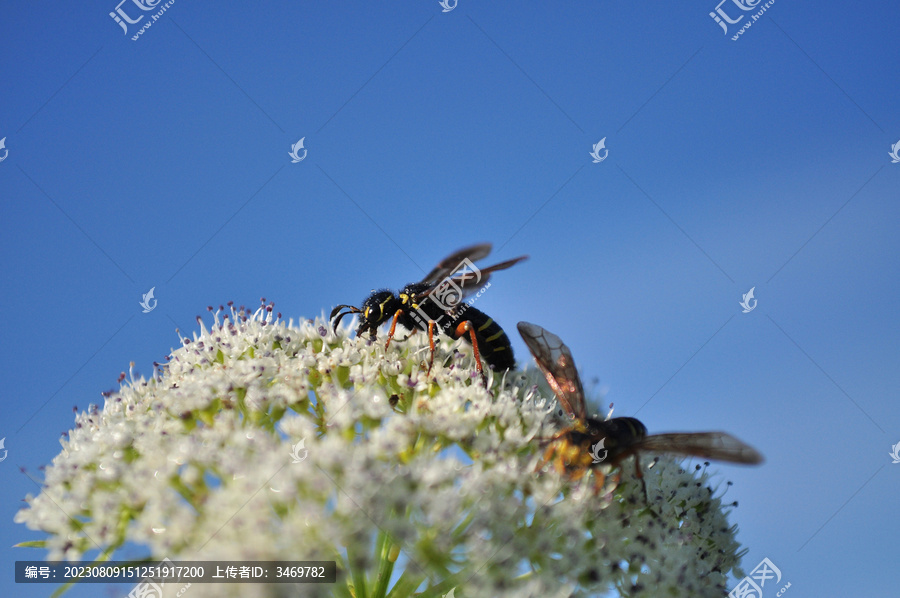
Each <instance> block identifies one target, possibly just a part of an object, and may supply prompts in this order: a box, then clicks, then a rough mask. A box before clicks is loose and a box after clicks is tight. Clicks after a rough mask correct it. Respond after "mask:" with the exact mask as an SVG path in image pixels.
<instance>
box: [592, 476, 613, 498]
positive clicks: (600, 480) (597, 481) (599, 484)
mask: <svg viewBox="0 0 900 598" xmlns="http://www.w3.org/2000/svg"><path fill="white" fill-rule="evenodd" d="M604 482H606V476H605V475H603V472H602V471H600V470H599V469H594V495H595V496H596V495H598V494H600V491H601V490H603V484H604ZM616 483H618V479H616Z"/></svg>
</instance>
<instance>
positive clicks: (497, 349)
mask: <svg viewBox="0 0 900 598" xmlns="http://www.w3.org/2000/svg"><path fill="white" fill-rule="evenodd" d="M497 351H506V347H496V348H495V349H494V353H496V352H497Z"/></svg>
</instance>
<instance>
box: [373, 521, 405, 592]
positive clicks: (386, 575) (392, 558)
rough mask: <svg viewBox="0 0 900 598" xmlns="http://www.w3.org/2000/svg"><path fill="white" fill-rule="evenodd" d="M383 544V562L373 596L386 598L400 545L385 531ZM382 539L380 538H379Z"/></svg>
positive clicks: (380, 564)
mask: <svg viewBox="0 0 900 598" xmlns="http://www.w3.org/2000/svg"><path fill="white" fill-rule="evenodd" d="M382 535H383V536H384V539H383V541H382V542H380V544H381V551H380V552H381V562H380V563H379V564H378V577H377V578H376V579H375V588H374V589H373V590H372V598H384V597H385V595H386V594H387V588H388V583H390V581H391V573H393V571H394V563H396V562H397V557H398V556H399V555H400V546H398V545H396V544H394V543H393V542H391V538H390V536H388V535H387V534H385V533H384V532H382V533H380V534H379V536H382ZM379 539H380V538H379Z"/></svg>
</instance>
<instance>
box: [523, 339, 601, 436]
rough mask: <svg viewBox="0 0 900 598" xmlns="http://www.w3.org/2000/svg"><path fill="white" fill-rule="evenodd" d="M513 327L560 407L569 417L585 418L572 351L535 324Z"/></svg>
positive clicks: (582, 393) (580, 388)
mask: <svg viewBox="0 0 900 598" xmlns="http://www.w3.org/2000/svg"><path fill="white" fill-rule="evenodd" d="M517 328H518V329H519V334H521V335H522V339H523V340H524V341H525V344H526V345H528V350H529V351H531V354H532V355H533V356H534V361H535V362H537V364H538V367H539V368H541V371H542V372H544V377H545V378H546V379H547V383H548V384H549V385H550V388H552V389H553V392H554V393H556V398H558V399H559V402H560V403H561V404H562V406H563V409H564V410H565V411H566V412H567V413H568V414H569V417H574V418H576V419H578V420H581V421H583V420H584V419H585V418H587V413H586V408H585V404H584V388H583V387H582V386H581V378H579V377H578V370H577V369H575V359H574V358H573V357H572V352H571V351H570V350H569V348H568V347H567V346H566V344H565V343H564V342H562V340H561V339H560V338H559V337H558V336H556V335H555V334H553V333H552V332H548V331H547V330H544V329H543V328H541V327H540V326H538V325H536V324H529V323H528V322H519V323H518V324H517Z"/></svg>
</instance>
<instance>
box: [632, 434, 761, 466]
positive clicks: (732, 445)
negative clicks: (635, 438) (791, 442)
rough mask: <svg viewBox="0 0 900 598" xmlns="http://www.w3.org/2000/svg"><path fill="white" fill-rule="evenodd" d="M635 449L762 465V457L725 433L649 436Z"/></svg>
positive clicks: (753, 449) (747, 445) (748, 446)
mask: <svg viewBox="0 0 900 598" xmlns="http://www.w3.org/2000/svg"><path fill="white" fill-rule="evenodd" d="M636 448H638V449H641V450H647V451H657V452H660V453H678V454H679V455H691V456H693V457H702V458H704V459H715V460H717V461H729V462H731V463H746V464H750V465H754V464H757V463H762V462H763V456H762V455H761V454H759V452H758V451H757V450H756V449H755V448H753V447H752V446H750V445H749V444H746V443H744V442H742V441H740V440H738V439H737V438H735V437H734V436H732V435H731V434H727V433H725V432H689V433H683V434H681V433H676V434H653V435H651V436H647V437H646V438H644V439H643V440H642V441H641V442H640V443H638V445H637V446H636Z"/></svg>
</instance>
